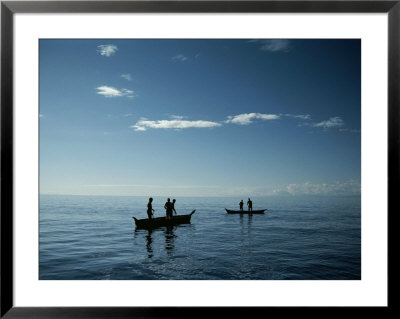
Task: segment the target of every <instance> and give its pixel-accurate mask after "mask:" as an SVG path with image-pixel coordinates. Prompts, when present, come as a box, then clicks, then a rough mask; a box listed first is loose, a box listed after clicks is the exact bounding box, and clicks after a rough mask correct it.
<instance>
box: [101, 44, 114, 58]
mask: <svg viewBox="0 0 400 319" xmlns="http://www.w3.org/2000/svg"><path fill="white" fill-rule="evenodd" d="M117 50H118V47H117V46H116V45H114V44H102V45H99V46H97V52H99V53H100V55H103V56H106V57H110V56H112V55H113V54H115V52H117Z"/></svg>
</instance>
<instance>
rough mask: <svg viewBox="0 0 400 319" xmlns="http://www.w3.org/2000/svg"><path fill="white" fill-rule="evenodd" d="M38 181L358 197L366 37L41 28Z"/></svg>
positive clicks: (96, 191)
mask: <svg viewBox="0 0 400 319" xmlns="http://www.w3.org/2000/svg"><path fill="white" fill-rule="evenodd" d="M39 59H40V61H39V70H40V72H39V86H40V87H39V90H40V98H39V100H40V101H39V103H40V105H39V123H40V128H39V134H40V136H39V141H40V142H39V143H40V144H39V147H40V155H39V156H40V157H39V161H40V183H39V184H40V193H41V194H75V195H121V196H135V195H137V196H172V197H177V196H273V195H310V194H311V195H359V194H360V193H361V189H360V188H361V41H360V40H358V39H327V40H323V39H321V40H319V39H318V40H314V39H310V40H307V39H93V40H91V39H79V40H65V39H62V40H53V39H43V40H40V43H39Z"/></svg>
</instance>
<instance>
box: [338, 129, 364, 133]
mask: <svg viewBox="0 0 400 319" xmlns="http://www.w3.org/2000/svg"><path fill="white" fill-rule="evenodd" d="M339 131H340V132H350V133H361V130H357V129H351V128H341V129H339Z"/></svg>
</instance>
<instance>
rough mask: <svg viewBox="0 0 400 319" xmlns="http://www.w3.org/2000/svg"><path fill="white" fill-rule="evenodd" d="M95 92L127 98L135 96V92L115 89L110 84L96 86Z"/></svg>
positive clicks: (106, 95)
mask: <svg viewBox="0 0 400 319" xmlns="http://www.w3.org/2000/svg"><path fill="white" fill-rule="evenodd" d="M96 90H97V94H100V95H103V96H105V97H121V96H126V97H129V98H133V97H135V96H136V95H135V92H134V91H132V90H128V89H116V88H114V87H112V86H106V85H103V86H99V87H97V88H96Z"/></svg>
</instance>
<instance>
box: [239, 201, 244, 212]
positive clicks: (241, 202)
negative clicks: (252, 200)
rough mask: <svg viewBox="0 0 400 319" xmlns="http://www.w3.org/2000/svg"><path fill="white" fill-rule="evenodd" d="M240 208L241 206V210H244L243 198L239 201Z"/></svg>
mask: <svg viewBox="0 0 400 319" xmlns="http://www.w3.org/2000/svg"><path fill="white" fill-rule="evenodd" d="M239 208H240V210H243V199H242V200H241V201H240V203H239Z"/></svg>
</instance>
